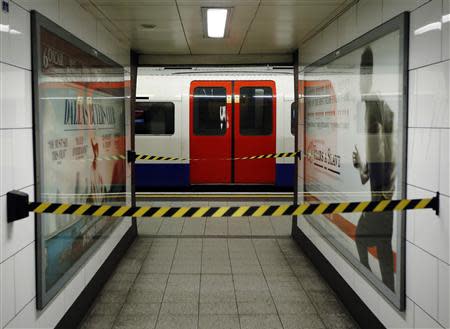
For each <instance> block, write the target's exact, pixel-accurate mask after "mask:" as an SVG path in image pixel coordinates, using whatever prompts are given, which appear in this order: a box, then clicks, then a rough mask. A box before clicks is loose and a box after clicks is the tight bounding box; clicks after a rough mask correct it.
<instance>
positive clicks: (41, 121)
mask: <svg viewBox="0 0 450 329" xmlns="http://www.w3.org/2000/svg"><path fill="white" fill-rule="evenodd" d="M39 18H40V19H39ZM35 19H36V21H45V22H47V21H46V20H44V19H43V18H42V17H41V16H38V17H37V18H35ZM36 25H37V27H36V29H37V30H36V31H35V40H36V42H37V44H35V47H36V49H35V56H34V68H35V74H36V73H37V76H35V77H34V82H35V108H34V111H35V127H36V139H35V143H36V145H35V149H36V161H37V163H36V166H37V170H36V174H37V187H36V192H37V193H36V198H37V200H40V201H49V202H57V203H75V204H85V203H88V204H90V203H93V204H104V203H108V204H114V203H123V202H124V200H125V192H126V172H125V170H126V169H125V168H126V160H124V159H119V160H112V159H110V157H111V156H118V155H125V154H126V151H125V110H124V74H123V68H122V67H120V66H119V65H116V64H115V63H113V62H112V61H109V60H108V59H106V58H103V57H102V56H100V55H98V54H97V53H96V52H95V51H93V50H92V49H84V47H82V46H79V45H77V42H78V43H80V41H78V40H75V42H73V40H70V39H69V38H66V37H65V35H64V33H62V32H60V31H59V30H58V29H55V30H53V29H51V27H52V24H50V23H47V24H44V25H45V26H44V25H40V24H36ZM47 25H48V26H47ZM64 32H65V31H64ZM65 33H67V32H65ZM74 39H75V38H74ZM37 220H38V225H37V245H38V253H37V259H38V262H37V265H38V273H37V276H38V306H39V307H41V308H42V307H44V306H45V304H46V303H47V302H48V301H49V300H50V299H51V298H52V297H53V296H54V295H55V294H57V292H58V291H59V289H60V288H61V287H62V286H63V285H64V283H65V282H67V280H69V279H70V277H71V276H72V274H73V272H74V271H76V270H77V269H78V268H79V266H80V265H81V264H82V263H83V262H84V261H85V259H86V258H87V257H88V256H89V254H90V253H92V252H93V250H94V249H95V247H96V246H97V245H98V244H99V243H100V242H101V240H102V239H104V238H105V237H106V236H107V234H108V232H109V231H110V229H111V228H112V227H113V226H114V225H115V220H113V219H111V218H108V217H91V216H76V215H53V214H51V215H48V214H46V215H41V216H39V217H38V218H37Z"/></svg>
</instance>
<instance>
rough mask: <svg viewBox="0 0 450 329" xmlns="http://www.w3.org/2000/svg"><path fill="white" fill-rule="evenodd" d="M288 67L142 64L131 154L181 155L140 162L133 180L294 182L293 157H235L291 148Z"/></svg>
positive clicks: (147, 183) (183, 184)
mask: <svg viewBox="0 0 450 329" xmlns="http://www.w3.org/2000/svg"><path fill="white" fill-rule="evenodd" d="M292 82H293V75H292V70H291V69H289V70H288V69H273V68H264V69H256V68H251V69H242V68H241V69H240V70H239V71H237V70H229V69H228V70H226V71H225V70H217V69H216V70H214V69H180V70H176V69H171V70H167V69H155V68H140V69H139V72H138V80H137V103H136V110H135V134H136V135H135V137H136V152H137V153H139V154H152V155H161V156H169V157H176V158H179V160H177V161H137V163H136V186H137V188H138V189H140V190H145V189H149V188H155V187H159V188H187V187H190V186H197V185H207V184H208V185H258V186H273V187H279V188H289V187H292V184H293V181H294V172H295V171H294V158H277V159H275V158H271V159H259V160H240V159H239V158H241V157H246V156H252V155H262V154H272V153H280V152H293V151H294V129H293V127H294V126H293V123H294V121H295V120H294V118H293V115H294V111H293V109H294V92H293V83H292Z"/></svg>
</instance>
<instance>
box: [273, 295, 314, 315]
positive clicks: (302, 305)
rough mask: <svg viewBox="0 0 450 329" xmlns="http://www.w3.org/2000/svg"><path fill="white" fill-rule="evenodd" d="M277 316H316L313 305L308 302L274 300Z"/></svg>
mask: <svg viewBox="0 0 450 329" xmlns="http://www.w3.org/2000/svg"><path fill="white" fill-rule="evenodd" d="M274 301H275V306H276V308H277V311H278V313H279V314H294V315H295V314H297V315H298V314H305V313H306V314H316V313H317V311H316V309H315V307H314V305H313V303H312V302H311V301H309V300H307V299H306V300H277V299H274Z"/></svg>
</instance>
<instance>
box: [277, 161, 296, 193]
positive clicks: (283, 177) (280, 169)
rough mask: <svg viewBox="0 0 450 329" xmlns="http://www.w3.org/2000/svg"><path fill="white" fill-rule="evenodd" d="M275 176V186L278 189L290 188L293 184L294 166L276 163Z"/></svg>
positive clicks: (292, 164)
mask: <svg viewBox="0 0 450 329" xmlns="http://www.w3.org/2000/svg"><path fill="white" fill-rule="evenodd" d="M276 170H277V174H276V181H275V185H276V186H280V187H291V186H293V183H294V175H295V164H294V163H277V169H276Z"/></svg>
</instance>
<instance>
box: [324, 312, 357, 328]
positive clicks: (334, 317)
mask: <svg viewBox="0 0 450 329" xmlns="http://www.w3.org/2000/svg"><path fill="white" fill-rule="evenodd" d="M320 317H321V318H322V321H323V322H324V323H325V326H327V328H333V329H358V328H359V326H358V325H357V324H356V323H355V321H354V320H353V319H352V317H351V316H350V315H348V314H345V313H344V314H321V315H320Z"/></svg>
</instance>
